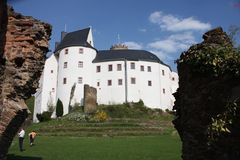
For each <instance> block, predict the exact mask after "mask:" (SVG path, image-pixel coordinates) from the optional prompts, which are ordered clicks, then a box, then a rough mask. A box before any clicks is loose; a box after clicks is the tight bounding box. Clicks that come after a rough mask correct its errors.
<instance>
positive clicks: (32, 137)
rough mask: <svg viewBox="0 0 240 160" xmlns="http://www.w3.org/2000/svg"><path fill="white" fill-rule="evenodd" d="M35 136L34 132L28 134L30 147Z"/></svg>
mask: <svg viewBox="0 0 240 160" xmlns="http://www.w3.org/2000/svg"><path fill="white" fill-rule="evenodd" d="M36 135H37V133H36V132H35V131H32V132H30V133H29V134H28V136H29V140H30V146H33V142H34V139H35V137H36Z"/></svg>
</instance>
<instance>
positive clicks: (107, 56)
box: [93, 49, 171, 69]
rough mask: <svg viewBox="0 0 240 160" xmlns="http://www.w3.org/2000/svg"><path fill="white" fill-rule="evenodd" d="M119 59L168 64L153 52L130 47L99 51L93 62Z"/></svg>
mask: <svg viewBox="0 0 240 160" xmlns="http://www.w3.org/2000/svg"><path fill="white" fill-rule="evenodd" d="M119 60H129V61H149V62H156V63H160V64H163V65H166V64H165V63H163V62H162V61H161V60H160V59H159V58H158V57H157V56H156V55H154V54H153V53H151V52H148V51H145V50H130V49H123V50H102V51H98V53H97V56H96V57H95V59H94V60H93V63H98V62H107V61H119ZM166 66H168V65H166ZM168 67H169V66H168ZM169 68H170V67H169ZM170 69H171V68H170Z"/></svg>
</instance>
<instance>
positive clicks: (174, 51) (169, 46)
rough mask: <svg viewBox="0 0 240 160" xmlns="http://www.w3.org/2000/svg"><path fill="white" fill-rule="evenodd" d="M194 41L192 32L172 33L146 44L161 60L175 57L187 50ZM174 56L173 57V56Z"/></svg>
mask: <svg viewBox="0 0 240 160" xmlns="http://www.w3.org/2000/svg"><path fill="white" fill-rule="evenodd" d="M194 43H196V41H195V38H194V36H193V33H192V32H184V33H181V34H173V35H170V36H169V37H167V38H165V39H162V40H156V41H154V42H151V43H149V44H148V45H147V47H148V48H149V49H150V50H152V52H153V53H155V54H157V55H158V56H159V58H161V59H162V60H166V61H169V60H174V59H177V57H178V56H179V54H180V53H181V52H182V51H184V50H187V49H188V48H189V47H190V46H191V45H192V44H194ZM174 57H175V58H174Z"/></svg>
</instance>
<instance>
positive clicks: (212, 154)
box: [173, 28, 240, 160]
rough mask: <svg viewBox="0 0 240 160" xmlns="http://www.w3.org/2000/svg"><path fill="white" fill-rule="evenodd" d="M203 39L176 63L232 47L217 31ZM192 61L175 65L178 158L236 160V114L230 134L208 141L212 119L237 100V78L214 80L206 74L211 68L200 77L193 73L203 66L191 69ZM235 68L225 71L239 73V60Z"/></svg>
mask: <svg viewBox="0 0 240 160" xmlns="http://www.w3.org/2000/svg"><path fill="white" fill-rule="evenodd" d="M203 39H204V41H203V42H202V43H200V44H196V45H193V46H191V47H190V48H189V50H188V51H186V52H184V53H182V55H181V57H180V61H181V60H185V59H187V58H188V57H191V56H192V57H194V56H195V57H197V56H198V55H199V54H203V55H206V54H212V53H210V52H207V51H206V50H205V48H211V49H213V50H215V51H216V50H217V49H219V48H220V47H223V48H232V47H233V46H232V44H231V40H230V39H229V38H228V36H227V34H226V33H225V32H223V30H222V29H221V28H216V29H213V30H211V31H209V32H207V33H205V34H204V35H203ZM238 54H239V53H238ZM216 56H218V55H216ZM236 57H237V56H236ZM238 58H239V56H238ZM196 61H197V59H196ZM196 61H195V62H193V63H185V62H182V63H178V74H179V88H178V90H177V92H176V93H175V98H176V102H175V106H174V110H175V111H176V119H175V120H174V121H173V123H174V125H175V128H176V129H177V131H178V133H179V135H180V138H181V140H182V158H183V160H237V159H240V147H239V146H240V145H239V144H240V130H239V129H240V124H239V122H240V121H239V118H240V117H239V116H240V113H238V112H236V115H235V118H236V120H237V119H238V120H237V121H232V124H231V128H230V129H231V132H230V133H228V132H225V133H223V134H222V135H221V136H219V137H218V138H217V139H214V141H211V139H210V140H209V126H211V123H212V121H211V120H212V118H216V117H217V116H218V115H223V114H224V113H226V112H225V109H226V105H227V103H228V101H232V100H235V99H238V100H239V98H240V76H239V74H237V73H236V72H232V73H231V72H225V73H224V74H223V75H221V76H214V75H213V74H212V73H211V72H210V70H211V67H209V68H208V69H207V70H205V71H203V72H201V73H199V72H196V70H194V69H197V70H200V69H201V67H202V66H203V65H201V66H198V67H196V66H194V63H196ZM224 61H225V62H224V63H228V64H229V65H232V64H233V62H234V63H235V59H229V60H224ZM227 61H228V62H227ZM218 63H222V62H217V65H218ZM206 65H207V64H206ZM236 66H238V67H236ZM236 66H235V68H234V67H232V68H229V70H230V71H231V70H233V71H234V70H238V71H239V69H240V61H239V59H238V64H236ZM224 69H226V67H224ZM236 75H237V76H236Z"/></svg>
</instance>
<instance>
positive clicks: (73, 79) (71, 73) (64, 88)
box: [57, 47, 96, 114]
mask: <svg viewBox="0 0 240 160" xmlns="http://www.w3.org/2000/svg"><path fill="white" fill-rule="evenodd" d="M79 48H83V53H79ZM65 49H66V48H65ZM65 49H63V50H61V51H60V53H59V54H58V56H59V66H58V71H59V74H58V84H57V89H58V90H57V99H58V98H59V99H60V100H61V101H62V103H63V106H64V114H67V113H68V106H69V100H70V92H71V88H72V86H73V85H74V83H76V89H75V92H74V97H73V101H72V102H74V103H81V104H82V102H83V101H82V100H83V86H84V84H89V85H90V86H91V85H92V83H93V75H92V73H93V72H92V70H93V65H92V60H93V59H94V58H95V56H96V51H95V50H94V49H91V48H86V47H68V48H67V49H68V54H65ZM79 61H82V62H83V68H79V67H78V63H79ZM64 62H67V68H64ZM78 77H82V81H83V82H82V84H79V83H78ZM63 78H66V79H67V83H66V84H63Z"/></svg>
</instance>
